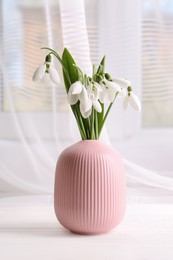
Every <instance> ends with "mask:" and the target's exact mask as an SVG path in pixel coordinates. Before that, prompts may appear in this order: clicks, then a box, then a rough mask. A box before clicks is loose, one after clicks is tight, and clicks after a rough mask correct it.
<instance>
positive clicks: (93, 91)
mask: <svg viewBox="0 0 173 260" xmlns="http://www.w3.org/2000/svg"><path fill="white" fill-rule="evenodd" d="M101 92H102V88H101V86H100V85H99V84H98V83H97V82H91V83H90V84H89V85H88V87H87V93H85V94H87V97H85V98H84V99H83V100H81V102H80V112H81V114H82V116H83V117H84V118H87V117H89V116H90V115H91V113H92V107H94V109H95V110H96V111H97V112H98V113H100V112H101V111H102V107H101V104H100V102H99V101H98V99H99V96H100V93H101Z"/></svg>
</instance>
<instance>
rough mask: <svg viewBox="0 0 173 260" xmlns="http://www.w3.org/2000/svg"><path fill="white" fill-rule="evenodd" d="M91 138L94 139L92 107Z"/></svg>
mask: <svg viewBox="0 0 173 260" xmlns="http://www.w3.org/2000/svg"><path fill="white" fill-rule="evenodd" d="M91 119H92V121H91V140H94V139H95V134H94V108H92V114H91Z"/></svg>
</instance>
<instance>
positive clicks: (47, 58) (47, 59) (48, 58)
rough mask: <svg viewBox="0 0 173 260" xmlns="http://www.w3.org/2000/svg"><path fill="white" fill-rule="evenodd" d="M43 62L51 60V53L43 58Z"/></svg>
mask: <svg viewBox="0 0 173 260" xmlns="http://www.w3.org/2000/svg"><path fill="white" fill-rule="evenodd" d="M45 62H51V55H50V54H48V55H47V56H46V58H45Z"/></svg>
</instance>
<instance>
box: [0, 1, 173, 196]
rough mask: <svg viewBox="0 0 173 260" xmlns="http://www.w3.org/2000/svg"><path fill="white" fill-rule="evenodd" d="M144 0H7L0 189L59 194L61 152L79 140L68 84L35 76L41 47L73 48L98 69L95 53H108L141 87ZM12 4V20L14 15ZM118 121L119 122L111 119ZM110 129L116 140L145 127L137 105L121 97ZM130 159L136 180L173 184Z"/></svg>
mask: <svg viewBox="0 0 173 260" xmlns="http://www.w3.org/2000/svg"><path fill="white" fill-rule="evenodd" d="M12 3H13V5H12ZM141 3H142V2H141V1H138V0H135V1H134V5H131V3H130V1H128V0H123V1H118V0H117V1H111V0H107V1H106V8H105V1H89V0H88V1H85V3H84V1H81V0H75V1H68V0H62V1H59V2H58V1H53V0H52V1H48V0H40V1H38V2H37V4H36V6H35V5H34V6H33V2H32V1H31V0H28V1H19V0H8V1H5V0H4V1H2V7H3V19H2V25H1V27H2V28H3V30H2V31H1V35H2V46H1V51H2V57H3V59H2V60H1V74H2V79H1V83H2V86H1V113H0V120H1V129H0V134H1V140H0V143H1V147H0V152H1V156H0V190H1V194H5V193H16V192H27V193H28V192H29V193H50V194H52V193H53V183H54V171H55V164H56V160H57V158H58V155H59V153H60V152H61V151H62V149H63V148H64V147H65V146H67V145H70V144H71V143H72V142H74V141H77V140H79V135H78V131H77V127H76V124H75V122H74V118H73V116H72V115H71V114H70V113H69V110H68V107H67V102H66V97H65V92H64V88H63V84H62V86H60V87H59V88H56V87H54V86H51V85H50V83H48V82H45V81H43V82H41V83H38V84H34V83H32V81H31V78H32V73H33V71H34V69H35V68H36V67H37V66H39V65H40V64H41V63H42V62H43V59H44V55H45V53H44V52H43V51H42V52H41V51H40V47H42V46H49V47H53V48H55V49H56V50H57V51H58V52H60V53H61V52H62V49H63V46H66V47H68V48H69V49H70V51H71V52H72V54H73V55H74V57H75V59H76V61H77V63H78V64H79V65H80V66H81V67H82V68H83V70H84V71H86V72H87V73H91V60H92V61H93V60H94V62H98V61H99V59H100V58H101V56H103V55H104V54H105V53H106V54H107V68H108V71H110V72H111V73H112V75H113V76H115V77H117V76H120V77H121V76H122V77H127V78H129V79H131V81H132V83H133V85H134V88H135V91H136V92H137V93H138V94H140V93H141V85H142V84H141V75H142V74H141V55H142V54H141V43H142V37H141V15H142V14H141V13H142V11H141ZM91 6H92V7H93V9H90V7H91ZM9 10H10V12H11V15H13V17H14V19H13V20H11V19H10V18H11V17H10V16H7V11H8V12H9ZM90 10H92V11H90ZM85 14H86V17H85ZM96 17H97V19H96ZM85 18H86V19H85ZM89 18H90V19H89ZM15 28H18V29H17V30H16V29H15ZM87 29H88V31H87ZM88 40H89V41H88ZM11 42H13V45H12V44H11ZM94 50H97V52H96V51H94ZM93 53H94V55H95V56H94V55H92V54H93ZM90 54H91V56H90ZM54 62H55V64H56V61H54ZM57 66H58V70H59V72H60V71H61V69H60V66H59V65H57ZM62 82H63V81H62ZM115 118H116V119H115ZM115 120H116V124H114V123H112V122H115ZM111 128H113V130H112V132H114V133H115V134H114V138H115V139H116V138H124V137H128V136H129V135H132V134H133V135H134V134H136V133H137V132H138V131H139V129H140V116H139V114H138V115H135V116H134V112H132V111H128V112H127V114H125V113H124V112H122V109H121V107H120V104H115V106H114V108H113V111H112V114H111V115H110V118H109V121H108V129H111ZM108 134H109V131H108ZM108 134H107V133H106V131H104V133H103V135H102V139H105V140H106V141H107V142H109V141H110V140H111V139H110V140H109V138H108V137H109V136H108ZM110 136H111V137H112V133H110ZM144 156H145V155H144ZM125 166H126V175H127V180H128V183H129V184H130V185H131V186H134V187H137V186H138V185H139V183H140V184H142V185H143V186H144V187H145V186H146V187H148V186H149V187H154V188H161V189H165V190H173V179H172V178H168V177H164V176H160V175H158V174H157V173H154V172H152V171H149V170H146V169H145V168H142V167H140V166H138V165H135V164H134V163H133V162H129V161H127V160H125Z"/></svg>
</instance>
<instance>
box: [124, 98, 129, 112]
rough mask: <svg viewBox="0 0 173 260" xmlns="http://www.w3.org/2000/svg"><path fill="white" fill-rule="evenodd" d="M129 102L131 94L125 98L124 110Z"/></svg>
mask: <svg viewBox="0 0 173 260" xmlns="http://www.w3.org/2000/svg"><path fill="white" fill-rule="evenodd" d="M128 103H129V96H128V95H127V96H126V97H125V98H124V101H123V108H124V110H126V109H127V106H128Z"/></svg>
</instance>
